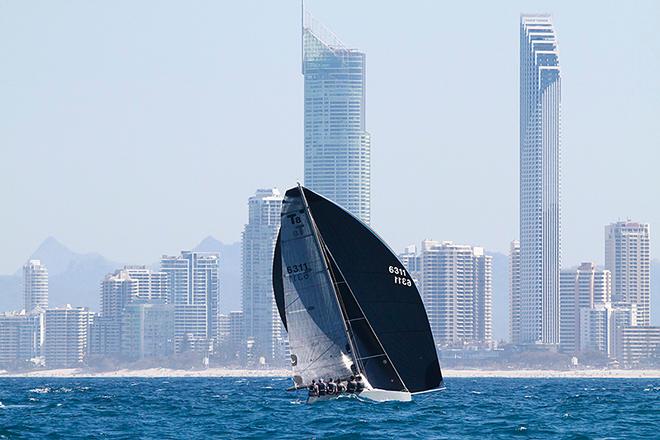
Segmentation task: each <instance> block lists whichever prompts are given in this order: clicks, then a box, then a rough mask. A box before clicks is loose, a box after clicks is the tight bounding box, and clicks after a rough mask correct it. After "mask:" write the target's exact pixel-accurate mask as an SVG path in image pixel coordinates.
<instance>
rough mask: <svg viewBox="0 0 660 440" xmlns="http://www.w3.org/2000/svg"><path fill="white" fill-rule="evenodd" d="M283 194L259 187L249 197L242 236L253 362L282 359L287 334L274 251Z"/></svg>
mask: <svg viewBox="0 0 660 440" xmlns="http://www.w3.org/2000/svg"><path fill="white" fill-rule="evenodd" d="M282 200H283V197H282V194H281V193H280V192H279V190H278V189H277V188H272V189H259V190H257V192H256V194H255V195H254V196H252V197H250V198H249V199H248V223H247V224H246V225H245V228H244V230H243V236H242V259H243V265H242V273H241V276H242V290H243V322H244V336H245V338H246V339H249V340H251V341H252V342H251V356H250V359H252V360H253V362H262V361H261V360H262V359H263V362H265V363H267V364H269V365H272V364H278V363H281V362H282V359H283V358H284V356H285V354H284V353H281V352H280V347H281V346H282V343H281V341H283V340H284V339H285V338H286V336H285V334H284V333H285V331H284V328H283V326H282V323H281V320H280V317H279V313H278V311H277V305H276V304H275V299H274V296H273V281H272V276H273V254H274V252H275V243H276V241H277V234H278V231H279V228H280V218H281V212H282Z"/></svg>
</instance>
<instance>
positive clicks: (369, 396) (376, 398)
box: [358, 388, 412, 402]
mask: <svg viewBox="0 0 660 440" xmlns="http://www.w3.org/2000/svg"><path fill="white" fill-rule="evenodd" d="M358 397H359V398H360V399H366V400H371V401H373V402H410V401H411V400H412V394H410V393H409V392H407V391H389V390H379V389H377V388H374V389H371V390H364V391H362V392H361V393H360V394H358Z"/></svg>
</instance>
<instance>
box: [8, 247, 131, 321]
mask: <svg viewBox="0 0 660 440" xmlns="http://www.w3.org/2000/svg"><path fill="white" fill-rule="evenodd" d="M28 259H31V260H41V262H42V263H43V264H44V265H45V266H46V267H47V268H48V296H49V298H48V302H49V304H50V305H51V306H53V307H56V306H61V305H64V304H72V305H75V306H87V307H90V308H91V309H92V310H97V309H98V304H99V284H100V283H101V280H102V279H103V277H104V276H105V275H106V274H107V273H109V272H113V271H114V270H116V269H117V268H119V267H121V264H120V263H115V262H112V261H110V260H108V259H106V258H104V257H103V256H101V255H99V254H96V253H88V254H80V253H77V252H74V251H72V250H70V249H69V248H67V247H66V246H64V245H63V244H62V243H60V242H59V241H57V240H56V239H55V238H53V237H48V238H47V239H46V240H44V241H43V243H41V245H39V247H38V248H37V250H36V251H34V253H33V254H32V255H30V256H29V257H28V258H26V261H27V260H28ZM21 278H22V268H18V270H17V271H16V273H15V274H14V275H8V276H0V310H17V309H20V308H22V307H23V297H22V290H21V282H22V280H21Z"/></svg>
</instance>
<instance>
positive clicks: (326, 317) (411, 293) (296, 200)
mask: <svg viewBox="0 0 660 440" xmlns="http://www.w3.org/2000/svg"><path fill="white" fill-rule="evenodd" d="M273 290H274V292H275V301H276V303H277V307H278V310H279V313H280V317H281V318H282V322H283V323H284V326H285V328H286V329H287V331H288V333H289V344H290V349H291V354H292V363H293V369H294V373H295V376H294V379H295V382H296V385H297V386H301V385H306V384H308V383H309V382H311V380H312V379H318V378H326V377H342V378H344V377H345V376H347V375H348V374H351V369H352V370H354V371H359V372H360V373H361V374H363V375H364V376H365V377H366V379H367V381H368V382H369V384H370V385H371V386H372V387H373V388H377V389H382V390H390V391H408V392H411V393H415V392H422V391H427V390H431V389H435V388H438V387H439V386H440V384H441V383H442V374H441V372H440V366H439V363H438V358H437V354H436V351H435V344H434V342H433V337H432V335H431V329H430V326H429V322H428V318H427V315H426V311H425V309H424V305H423V303H422V300H421V297H420V295H419V292H418V290H417V287H416V286H415V284H414V282H413V281H412V279H411V278H410V275H409V274H408V273H407V271H406V270H405V268H404V267H403V265H402V264H401V262H400V261H399V259H398V258H397V257H396V255H395V254H394V253H393V252H392V251H391V249H390V248H389V247H388V246H387V245H386V244H385V243H384V242H383V240H381V239H380V237H378V235H376V233H374V232H373V231H372V230H371V229H370V228H369V227H368V226H366V225H365V224H364V223H362V222H361V221H360V220H358V219H357V218H355V217H354V216H352V215H351V214H350V213H348V212H347V211H345V210H344V209H342V208H340V207H339V206H337V205H336V204H335V203H333V202H331V201H329V200H328V199H326V198H324V197H322V196H320V195H318V194H316V193H314V192H313V191H310V190H308V189H307V188H303V187H297V188H293V189H290V190H289V191H287V192H286V195H285V198H284V204H283V208H282V226H281V230H280V235H279V236H278V239H277V244H276V247H275V255H274V262H273Z"/></svg>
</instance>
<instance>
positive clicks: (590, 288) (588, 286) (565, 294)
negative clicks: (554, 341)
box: [560, 263, 612, 353]
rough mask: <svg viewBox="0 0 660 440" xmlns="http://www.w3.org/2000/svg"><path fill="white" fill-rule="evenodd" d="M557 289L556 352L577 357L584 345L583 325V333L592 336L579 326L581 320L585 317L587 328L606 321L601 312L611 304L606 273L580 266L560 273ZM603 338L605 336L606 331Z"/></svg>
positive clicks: (609, 276)
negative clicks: (576, 354)
mask: <svg viewBox="0 0 660 440" xmlns="http://www.w3.org/2000/svg"><path fill="white" fill-rule="evenodd" d="M560 286H561V287H560V293H561V295H560V330H561V331H560V349H561V350H562V351H563V352H565V353H577V352H578V351H581V350H582V349H583V345H584V344H583V343H582V341H581V335H582V334H583V333H584V332H583V329H582V327H583V324H585V329H584V331H590V332H591V333H589V334H590V335H592V334H594V333H593V331H594V330H593V327H590V325H587V324H586V323H585V322H582V321H581V317H582V316H585V317H588V319H589V323H591V325H593V324H594V323H599V324H598V325H601V323H600V322H601V321H603V319H605V321H607V319H606V318H607V317H608V316H609V315H608V313H609V312H607V311H605V310H604V309H603V308H604V307H605V306H608V307H609V303H610V300H611V295H612V276H611V273H610V271H609V270H607V269H605V270H603V269H597V268H596V265H595V264H594V263H582V264H581V265H580V266H579V267H578V268H577V269H564V270H562V271H561V283H560ZM592 309H593V310H592ZM596 309H598V310H596ZM583 312H584V313H583ZM602 316H605V318H603V317H602ZM586 327H590V328H586ZM603 334H604V335H607V331H604V333H603ZM606 343H607V337H605V343H604V344H605V345H606ZM588 345H589V344H587V346H588ZM604 351H605V352H607V349H605V350H604Z"/></svg>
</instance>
